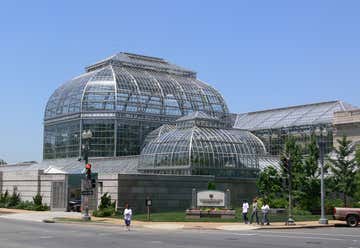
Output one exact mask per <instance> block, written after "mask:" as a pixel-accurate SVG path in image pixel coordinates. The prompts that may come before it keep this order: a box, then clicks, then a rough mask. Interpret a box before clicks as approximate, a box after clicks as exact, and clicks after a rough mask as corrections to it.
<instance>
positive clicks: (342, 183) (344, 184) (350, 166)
mask: <svg viewBox="0 0 360 248" xmlns="http://www.w3.org/2000/svg"><path fill="white" fill-rule="evenodd" d="M337 142H338V145H339V147H338V148H336V149H334V153H335V158H334V159H333V158H329V161H330V171H331V173H332V176H331V177H332V179H333V181H334V184H333V186H334V190H337V191H338V192H340V193H342V194H343V201H344V206H348V201H347V198H348V197H353V196H354V194H355V192H356V187H357V180H356V169H357V163H356V160H357V158H358V157H359V152H357V154H356V155H355V157H354V158H350V157H351V155H352V153H353V152H354V148H352V147H351V145H350V144H351V141H349V140H348V139H347V138H346V136H343V137H342V139H338V140H337Z"/></svg>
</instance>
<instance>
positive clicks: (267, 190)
mask: <svg viewBox="0 0 360 248" xmlns="http://www.w3.org/2000/svg"><path fill="white" fill-rule="evenodd" d="M256 185H257V187H258V190H259V194H260V195H261V197H263V198H264V199H266V200H267V201H269V202H270V204H271V202H272V201H273V200H274V199H275V198H276V197H279V196H280V197H282V183H281V176H280V175H279V173H278V171H277V170H276V169H275V168H274V167H271V166H269V167H267V168H266V169H265V170H263V171H262V172H260V175H259V178H258V180H257V182H256Z"/></svg>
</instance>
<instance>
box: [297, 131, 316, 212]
mask: <svg viewBox="0 0 360 248" xmlns="http://www.w3.org/2000/svg"><path fill="white" fill-rule="evenodd" d="M306 150H307V152H308V153H307V154H306V155H305V156H304V159H303V169H304V171H303V174H304V176H302V178H303V179H302V185H301V187H300V188H301V190H302V191H303V192H304V193H305V194H304V195H303V197H302V198H300V199H299V205H300V207H301V208H302V209H306V210H313V209H316V208H319V207H320V179H319V176H320V172H319V166H318V161H319V148H318V146H317V143H316V138H315V137H314V136H312V137H311V140H310V143H309V144H308V145H307V147H306Z"/></svg>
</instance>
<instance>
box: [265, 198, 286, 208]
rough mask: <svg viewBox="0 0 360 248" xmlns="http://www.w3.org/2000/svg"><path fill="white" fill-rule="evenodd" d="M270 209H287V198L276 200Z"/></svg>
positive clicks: (272, 202) (271, 202)
mask: <svg viewBox="0 0 360 248" xmlns="http://www.w3.org/2000/svg"><path fill="white" fill-rule="evenodd" d="M269 205H270V208H286V207H288V205H289V204H288V201H287V200H286V199H285V198H275V199H272V200H271V201H270V204H269Z"/></svg>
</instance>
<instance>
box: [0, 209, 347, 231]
mask: <svg viewBox="0 0 360 248" xmlns="http://www.w3.org/2000/svg"><path fill="white" fill-rule="evenodd" d="M0 218H6V219H13V220H26V221H35V222H42V221H46V220H55V222H61V223H77V224H79V223H80V224H84V225H89V224H96V225H101V224H103V225H124V223H123V220H122V219H116V218H99V217H91V219H92V221H91V222H81V213H76V212H52V211H44V212H36V211H27V210H17V209H1V208H0ZM335 224H344V223H343V222H341V221H333V220H330V221H329V225H320V224H319V223H318V222H317V221H301V222H296V225H292V226H286V225H285V223H284V222H274V223H271V225H269V226H261V225H256V224H252V225H249V224H243V223H240V222H238V223H224V222H147V221H132V225H133V226H134V227H139V228H151V229H159V230H180V229H188V230H189V229H200V230H201V229H204V230H206V229H211V230H227V231H243V230H256V229H294V228H318V227H333V226H335Z"/></svg>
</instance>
